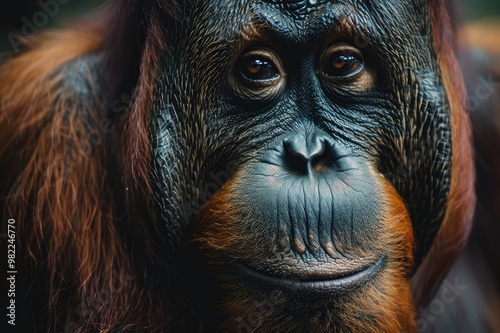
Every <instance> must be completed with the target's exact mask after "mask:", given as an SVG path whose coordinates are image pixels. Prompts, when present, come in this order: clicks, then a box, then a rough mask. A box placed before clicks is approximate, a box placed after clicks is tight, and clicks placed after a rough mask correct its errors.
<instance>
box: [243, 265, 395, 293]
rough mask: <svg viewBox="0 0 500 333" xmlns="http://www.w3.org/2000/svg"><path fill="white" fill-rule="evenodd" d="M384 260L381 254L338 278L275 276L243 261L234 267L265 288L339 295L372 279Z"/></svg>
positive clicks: (245, 276) (381, 267)
mask: <svg viewBox="0 0 500 333" xmlns="http://www.w3.org/2000/svg"><path fill="white" fill-rule="evenodd" d="M385 262H386V256H385V255H383V256H381V257H380V258H378V259H377V260H376V261H375V262H373V263H372V264H371V265H369V266H367V267H363V268H361V269H359V270H357V271H355V272H353V273H352V274H348V275H344V276H341V277H338V278H333V279H325V280H303V281H301V280H300V279H299V278H298V277H283V278H280V277H277V276H274V275H269V274H266V273H263V272H260V271H257V270H255V269H253V268H251V267H249V266H247V265H245V264H243V263H240V262H238V263H235V264H234V267H235V268H236V269H237V270H238V272H240V274H241V275H242V276H243V277H244V278H246V279H249V280H251V281H252V282H254V283H258V284H260V285H262V286H264V287H267V288H273V289H281V290H284V291H289V292H292V293H300V294H304V295H311V296H314V297H317V296H327V297H331V296H332V295H340V294H344V293H346V292H349V291H352V290H355V289H357V288H359V287H362V286H363V285H365V284H367V283H368V282H370V281H371V280H373V279H374V278H375V277H376V276H377V274H378V273H379V272H380V271H381V270H382V269H383V267H384V265H385Z"/></svg>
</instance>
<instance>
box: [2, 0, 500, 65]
mask: <svg viewBox="0 0 500 333" xmlns="http://www.w3.org/2000/svg"><path fill="white" fill-rule="evenodd" d="M461 1H462V4H463V14H464V17H465V18H466V20H467V21H474V20H478V19H482V18H486V17H497V18H498V19H499V20H500V0H461ZM40 2H42V3H50V2H56V3H58V0H1V1H0V60H1V58H2V57H3V58H5V57H6V56H7V54H8V53H9V52H10V51H11V50H12V47H11V44H12V41H11V40H9V35H8V33H9V31H12V30H13V29H20V28H22V27H23V25H25V21H26V20H28V21H30V22H31V23H33V20H34V19H33V15H36V14H37V13H38V14H39V13H40V12H41V11H42V10H43V9H42V7H41V5H40ZM61 2H66V4H60V5H59V8H58V9H57V13H56V14H55V15H53V16H46V17H47V20H46V21H47V22H46V24H43V27H42V28H43V29H45V28H49V27H54V26H58V25H61V24H62V23H63V22H68V21H71V20H74V19H76V18H78V17H79V16H81V15H85V13H88V12H90V11H92V10H94V9H95V8H98V7H99V6H101V5H102V4H103V3H104V2H105V1H104V0H64V1H62V0H61ZM23 19H24V21H23ZM39 19H40V17H39ZM41 19H43V17H42V18H41ZM42 23H44V22H42ZM10 38H11V39H12V35H10ZM499 42H500V41H499Z"/></svg>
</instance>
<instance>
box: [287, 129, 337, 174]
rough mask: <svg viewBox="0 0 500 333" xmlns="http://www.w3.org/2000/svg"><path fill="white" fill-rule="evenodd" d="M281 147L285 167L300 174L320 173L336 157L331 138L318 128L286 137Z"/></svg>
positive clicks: (331, 164)
mask: <svg viewBox="0 0 500 333" xmlns="http://www.w3.org/2000/svg"><path fill="white" fill-rule="evenodd" d="M283 148H284V161H283V162H284V163H283V164H284V167H285V169H286V170H288V171H290V172H293V173H298V174H301V175H309V174H314V173H321V172H323V171H325V170H326V169H329V168H331V167H332V166H333V163H334V162H335V160H336V159H337V154H336V152H335V144H334V141H333V139H332V138H331V137H330V136H329V135H328V134H326V133H325V132H323V131H321V130H319V129H315V130H314V131H312V132H310V133H308V134H307V135H304V134H303V133H297V134H294V135H292V136H291V137H288V138H286V139H285V140H283Z"/></svg>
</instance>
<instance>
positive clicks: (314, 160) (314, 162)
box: [310, 141, 335, 172]
mask: <svg viewBox="0 0 500 333" xmlns="http://www.w3.org/2000/svg"><path fill="white" fill-rule="evenodd" d="M334 162H335V153H334V151H333V146H332V145H331V143H329V142H328V141H323V142H322V149H321V151H320V152H319V153H317V154H315V155H313V156H312V157H311V160H310V166H311V168H312V169H313V170H314V171H316V172H321V171H323V170H324V169H326V168H331V167H333V164H334Z"/></svg>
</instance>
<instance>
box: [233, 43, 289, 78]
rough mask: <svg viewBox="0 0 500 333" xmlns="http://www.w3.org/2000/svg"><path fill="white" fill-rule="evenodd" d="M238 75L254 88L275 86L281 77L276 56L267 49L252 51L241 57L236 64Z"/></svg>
mask: <svg viewBox="0 0 500 333" xmlns="http://www.w3.org/2000/svg"><path fill="white" fill-rule="evenodd" d="M238 73H239V75H240V78H241V80H242V81H243V82H245V83H247V84H251V85H256V86H259V85H262V86H268V85H272V84H275V83H276V82H278V81H279V79H280V77H281V76H282V73H281V66H280V64H279V61H278V59H277V56H276V55H274V53H273V52H272V51H270V50H267V49H259V50H252V51H250V52H249V53H247V54H245V55H243V57H241V59H240V61H239V62H238Z"/></svg>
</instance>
